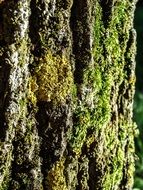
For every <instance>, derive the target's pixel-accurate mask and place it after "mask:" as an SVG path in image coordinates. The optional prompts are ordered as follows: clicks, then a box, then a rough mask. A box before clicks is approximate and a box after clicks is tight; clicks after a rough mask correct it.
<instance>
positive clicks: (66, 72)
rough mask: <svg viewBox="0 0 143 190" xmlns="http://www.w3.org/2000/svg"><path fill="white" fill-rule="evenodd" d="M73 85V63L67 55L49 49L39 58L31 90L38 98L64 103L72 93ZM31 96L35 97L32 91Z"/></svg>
mask: <svg viewBox="0 0 143 190" xmlns="http://www.w3.org/2000/svg"><path fill="white" fill-rule="evenodd" d="M72 86H73V74H72V71H71V65H70V62H69V60H68V59H67V58H66V57H65V56H63V55H62V56H59V55H53V54H52V53H51V52H50V51H48V52H47V53H46V54H45V56H43V57H42V58H40V59H39V64H38V65H37V66H36V68H35V72H34V76H32V80H31V91H32V92H34V94H35V95H36V97H37V100H39V101H46V102H50V101H52V102H53V103H63V102H65V100H66V99H67V97H68V95H70V93H71V90H72ZM31 97H34V96H33V95H32V93H31ZM34 99H35V98H34ZM33 101H35V100H33Z"/></svg>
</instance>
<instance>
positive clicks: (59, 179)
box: [47, 158, 68, 190]
mask: <svg viewBox="0 0 143 190" xmlns="http://www.w3.org/2000/svg"><path fill="white" fill-rule="evenodd" d="M64 163H65V159H64V158H62V159H61V160H59V161H57V162H56V163H55V164H54V165H53V167H52V169H51V170H50V171H49V172H48V176H47V185H48V189H49V190H59V189H61V190H68V188H67V186H66V180H65V176H64Z"/></svg>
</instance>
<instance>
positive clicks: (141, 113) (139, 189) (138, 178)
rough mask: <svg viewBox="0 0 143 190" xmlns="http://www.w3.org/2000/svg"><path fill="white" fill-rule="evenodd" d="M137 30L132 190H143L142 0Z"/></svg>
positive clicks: (136, 17) (136, 21) (142, 1)
mask: <svg viewBox="0 0 143 190" xmlns="http://www.w3.org/2000/svg"><path fill="white" fill-rule="evenodd" d="M134 27H135V29H136V31H137V56H136V63H137V65H136V92H135V98H134V121H135V122H136V123H137V125H138V128H139V132H140V133H139V136H138V138H136V142H135V143H136V155H137V157H138V158H137V160H136V172H135V183H134V190H143V0H139V1H138V3H137V7H136V11H135V19H134Z"/></svg>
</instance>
